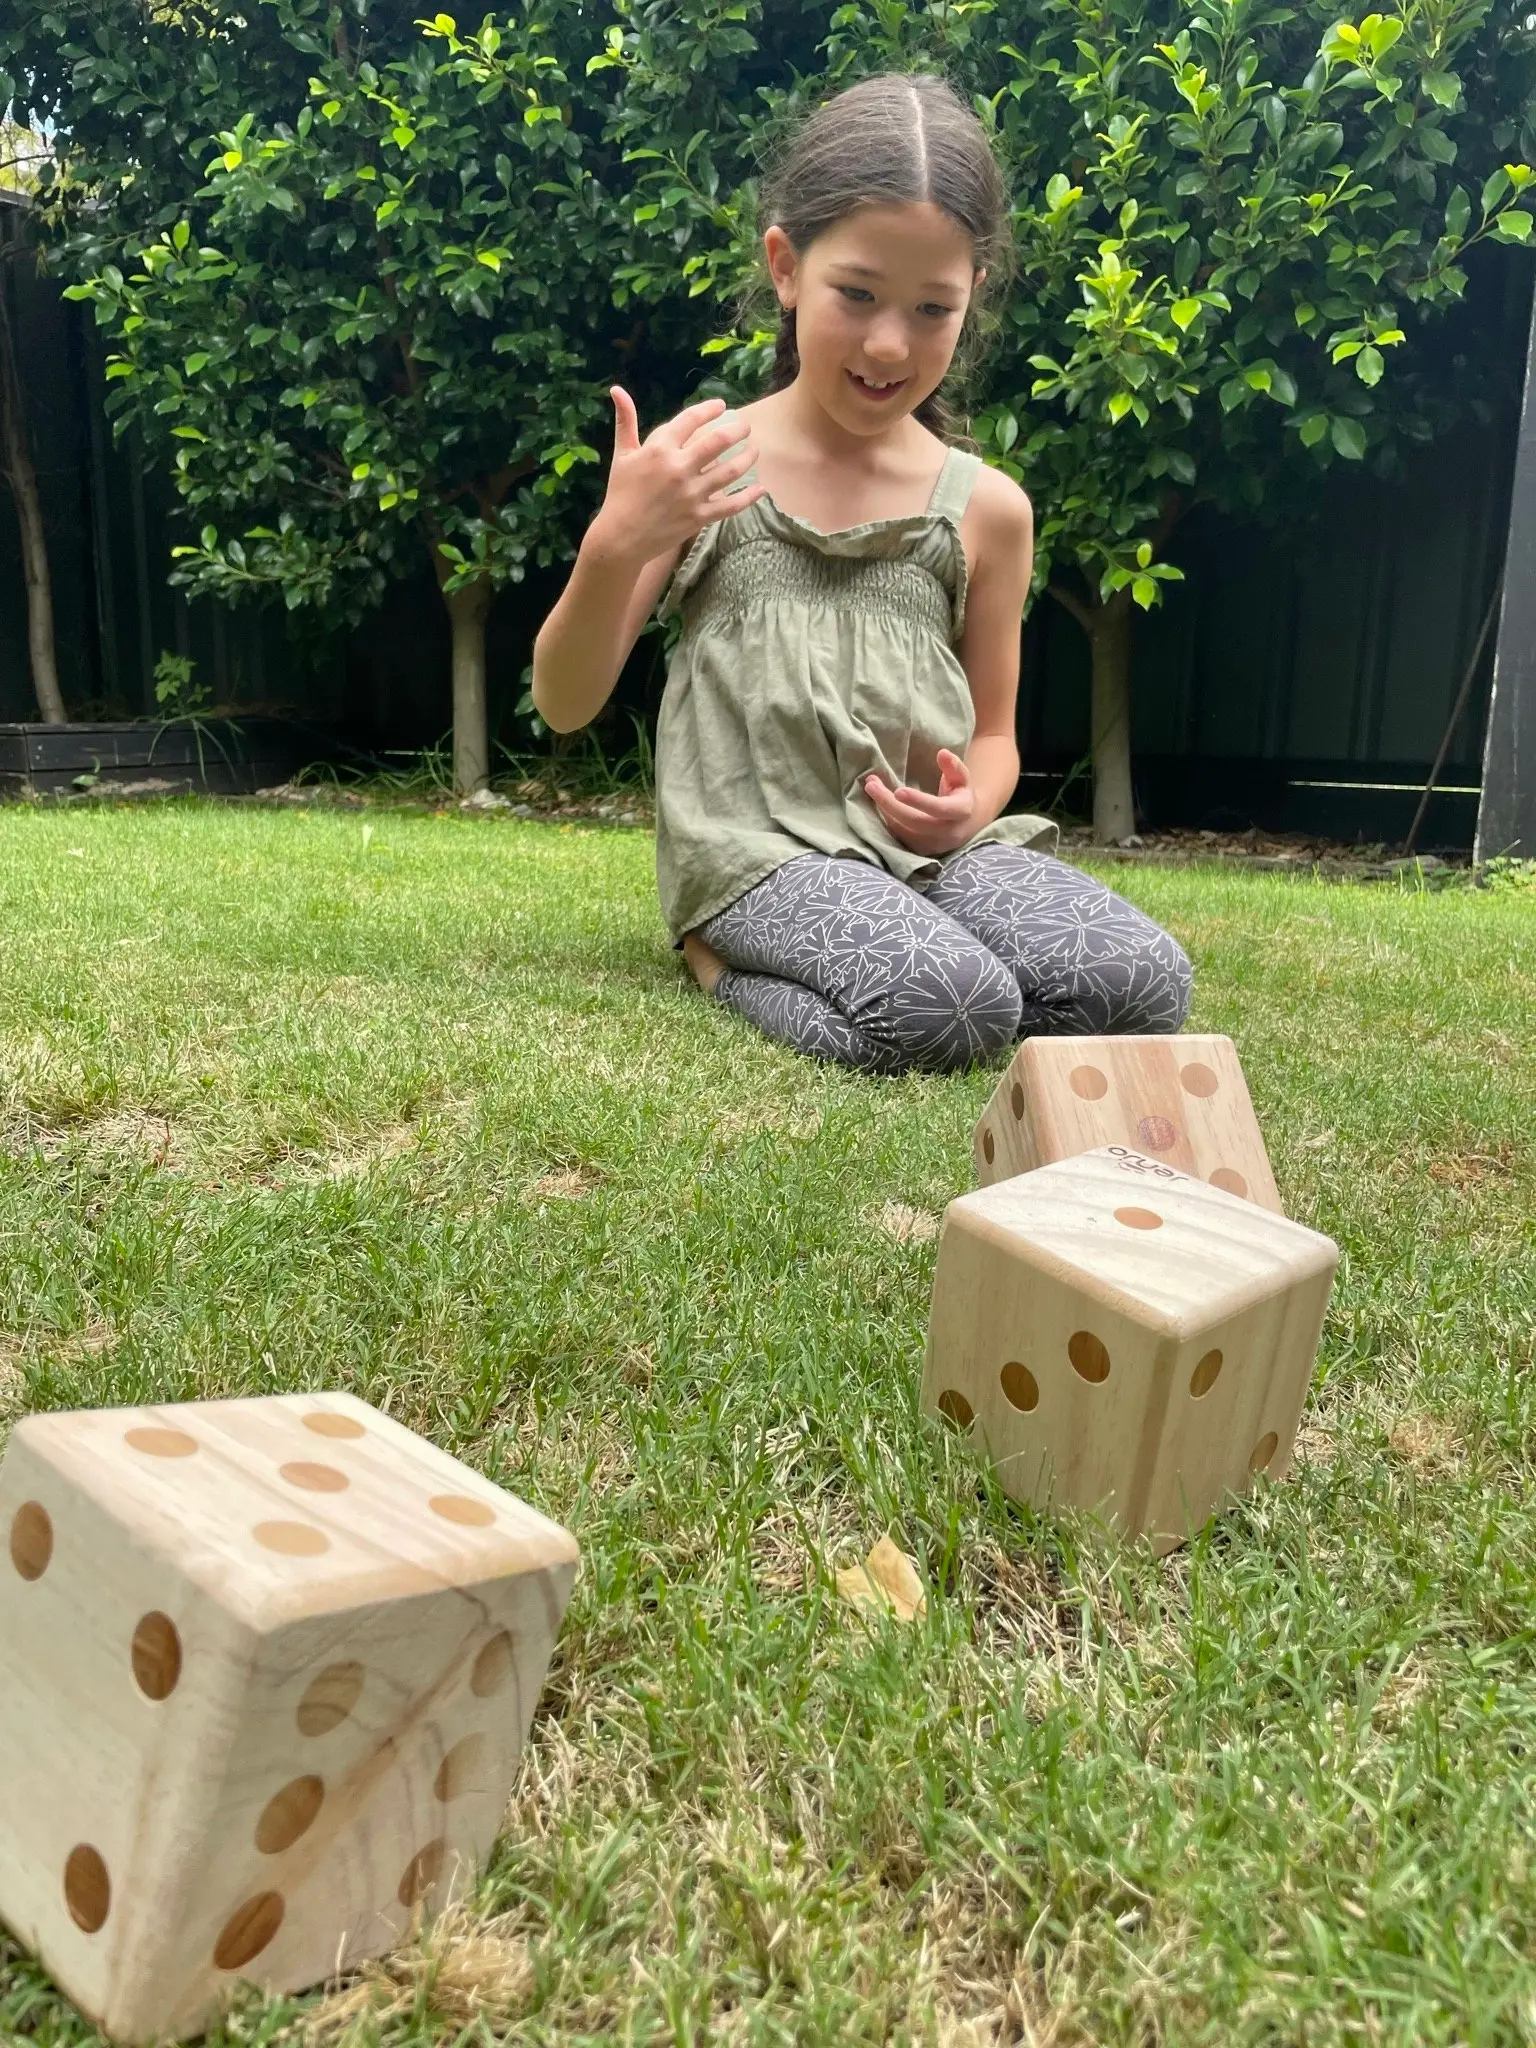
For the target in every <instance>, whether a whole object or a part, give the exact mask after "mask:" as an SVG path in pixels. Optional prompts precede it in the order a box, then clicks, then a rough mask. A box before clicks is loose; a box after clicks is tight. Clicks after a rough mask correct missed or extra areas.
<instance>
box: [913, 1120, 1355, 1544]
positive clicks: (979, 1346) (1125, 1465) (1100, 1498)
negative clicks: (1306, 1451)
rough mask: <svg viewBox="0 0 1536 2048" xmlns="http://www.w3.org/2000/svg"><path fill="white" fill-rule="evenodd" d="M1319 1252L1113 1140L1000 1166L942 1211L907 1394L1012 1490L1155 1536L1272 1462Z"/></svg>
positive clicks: (1325, 1255)
mask: <svg viewBox="0 0 1536 2048" xmlns="http://www.w3.org/2000/svg"><path fill="white" fill-rule="evenodd" d="M1337 1261H1338V1247H1337V1246H1336V1245H1335V1244H1334V1243H1333V1241H1332V1239H1331V1238H1327V1237H1323V1236H1322V1235H1320V1234H1319V1233H1318V1232H1317V1231H1314V1230H1308V1229H1306V1228H1305V1227H1304V1226H1303V1225H1302V1224H1299V1223H1292V1222H1290V1221H1288V1220H1287V1219H1286V1218H1285V1217H1283V1216H1276V1215H1274V1214H1272V1213H1271V1212H1270V1211H1268V1210H1266V1209H1262V1208H1260V1207H1259V1206H1258V1205H1257V1204H1256V1203H1254V1202H1251V1201H1244V1200H1243V1199H1242V1198H1240V1197H1239V1196H1236V1195H1231V1194H1228V1193H1227V1192H1226V1191H1225V1190H1224V1189H1222V1188H1219V1187H1213V1186H1212V1185H1211V1184H1210V1182H1209V1181H1205V1180H1197V1179H1195V1178H1194V1177H1193V1176H1192V1175H1189V1174H1184V1173H1179V1172H1177V1171H1176V1170H1175V1169H1174V1168H1173V1167H1171V1166H1166V1165H1164V1164H1163V1163H1162V1162H1161V1161H1160V1160H1156V1159H1151V1158H1148V1157H1146V1156H1145V1155H1144V1154H1141V1153H1136V1152H1132V1151H1131V1150H1130V1149H1129V1148H1128V1147H1125V1146H1120V1145H1111V1146H1106V1147H1102V1148H1100V1149H1099V1150H1097V1151H1093V1152H1088V1153H1083V1154H1080V1155H1078V1156H1077V1157H1075V1158H1072V1159H1066V1160H1059V1161H1056V1162H1055V1163H1053V1164H1052V1165H1049V1166H1043V1167H1040V1168H1039V1169H1038V1170H1037V1171H1035V1172H1034V1173H1025V1174H1020V1175H1017V1176H1016V1177H1014V1178H1013V1179H1010V1180H1005V1181H999V1182H997V1183H995V1184H994V1185H993V1186H991V1187H988V1188H980V1189H978V1190H977V1191H976V1192H975V1193H973V1194H968V1195H961V1196H960V1197H959V1198H958V1199H957V1200H955V1201H953V1202H951V1203H950V1205H949V1207H948V1209H947V1210H946V1212H945V1217H944V1227H943V1231H942V1233H941V1235H940V1239H939V1255H938V1266H937V1270H936V1272H935V1276H934V1286H933V1307H932V1313H931V1317H930V1321H929V1331H928V1354H927V1360H926V1364H925V1367H924V1373H923V1390H922V1405H923V1409H924V1412H925V1413H927V1414H930V1415H939V1416H941V1417H943V1418H944V1420H945V1421H947V1422H948V1423H950V1424H951V1426H953V1427H955V1428H957V1429H960V1430H963V1431H966V1432H967V1433H969V1434H971V1435H972V1436H973V1438H974V1440H976V1441H977V1442H978V1443H979V1444H980V1446H981V1447H982V1448H983V1449H984V1451H985V1452H986V1454H987V1456H988V1458H989V1459H990V1461H991V1462H992V1464H993V1465H994V1467H995V1468H996V1471H997V1474H998V1477H999V1479H1000V1481H1001V1483H1002V1485H1003V1487H1004V1488H1005V1490H1006V1491H1007V1492H1008V1493H1010V1494H1012V1495H1013V1496H1014V1497H1015V1498H1016V1499H1018V1500H1022V1501H1028V1502H1029V1503H1031V1504H1032V1505H1033V1506H1035V1507H1040V1508H1045V1507H1049V1506H1051V1505H1052V1504H1055V1505H1059V1506H1072V1507H1079V1508H1086V1509H1089V1510H1092V1511H1094V1512H1097V1513H1098V1514H1099V1515H1101V1516H1102V1517H1103V1518H1104V1519H1105V1521H1106V1522H1108V1523H1109V1524H1111V1525H1112V1526H1113V1527H1115V1528H1117V1529H1118V1530H1119V1532H1120V1533H1121V1534H1123V1535H1127V1536H1134V1535H1143V1534H1144V1535H1146V1536H1148V1537H1149V1538H1150V1539H1151V1541H1152V1543H1153V1544H1154V1546H1155V1547H1156V1548H1158V1549H1160V1550H1166V1549H1168V1548H1170V1547H1171V1546H1172V1545H1173V1544H1175V1543H1178V1542H1181V1541H1183V1540H1184V1539H1185V1538H1186V1537H1187V1536H1188V1535H1189V1534H1190V1533H1191V1532H1192V1531H1193V1530H1194V1529H1197V1528H1198V1527H1199V1526H1200V1525H1201V1524H1202V1523H1204V1522H1205V1521H1206V1520H1207V1519H1208V1517H1209V1516H1210V1515H1211V1513H1212V1512H1213V1510H1214V1509H1216V1508H1217V1507H1218V1506H1219V1505H1220V1504H1221V1503H1222V1501H1223V1500H1224V1499H1226V1498H1228V1497H1230V1496H1236V1495H1240V1494H1242V1493H1243V1492H1245V1491H1246V1490H1247V1489H1248V1488H1249V1487H1251V1486H1252V1484H1253V1481H1254V1478H1255V1475H1256V1474H1258V1473H1261V1472H1262V1473H1267V1474H1269V1475H1270V1476H1271V1477H1279V1476H1280V1475H1281V1474H1282V1473H1283V1472H1284V1471H1285V1469H1286V1467H1287V1465H1288V1464H1289V1461H1290V1453H1291V1446H1292V1443H1293V1441H1294V1439H1295V1435H1296V1426H1297V1423H1298V1421H1299V1420H1300V1417H1301V1410H1302V1406H1303V1403H1304V1401H1305V1399H1306V1392H1307V1386H1308V1383H1309V1381H1310V1379H1311V1375H1312V1367H1313V1364H1314V1361H1315V1359H1316V1355H1317V1346H1318V1341H1319V1338H1320V1336H1321V1332H1322V1324H1323V1315H1324V1312H1325V1310H1326V1308H1327V1304H1328V1296H1329V1292H1330V1290H1331V1288H1332V1284H1333V1274H1334V1268H1335V1266H1336V1264H1337Z"/></svg>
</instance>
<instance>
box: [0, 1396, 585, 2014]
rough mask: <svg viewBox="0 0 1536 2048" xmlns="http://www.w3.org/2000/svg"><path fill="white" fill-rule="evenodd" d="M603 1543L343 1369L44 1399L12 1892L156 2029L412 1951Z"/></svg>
mask: <svg viewBox="0 0 1536 2048" xmlns="http://www.w3.org/2000/svg"><path fill="white" fill-rule="evenodd" d="M576 1561H577V1552H576V1546H575V1544H574V1542H573V1541H572V1539H571V1538H570V1536H569V1535H567V1533H566V1532H565V1531H564V1530H563V1529H561V1528H559V1527H557V1526H556V1525H555V1524H554V1523H553V1522H549V1521H546V1520H545V1519H544V1517H543V1516H542V1515H538V1514H535V1513H534V1511H533V1510H532V1509H531V1508H529V1507H526V1506H524V1505H523V1503H522V1502H521V1501H518V1500H515V1499H514V1498H513V1497H512V1496H511V1495H510V1494H507V1493H504V1492H502V1491H501V1490H500V1489H499V1488H498V1487H495V1486H493V1485H491V1484H490V1483H489V1482H488V1481H486V1480H484V1479H482V1478H480V1477H479V1476H478V1474H476V1473H474V1472H472V1471H470V1470H469V1469H468V1468H467V1467H465V1466H463V1465H460V1464H459V1463H457V1462H456V1461H455V1460H454V1459H453V1458H450V1457H448V1456H447V1455H445V1454H444V1453H443V1452H441V1451H439V1450H436V1449H434V1448H433V1446H432V1445H430V1444H427V1443H424V1442H423V1441H422V1440H421V1439H420V1438H419V1437H416V1436H413V1435H412V1434H411V1432H410V1431H409V1430H407V1429H403V1428H401V1427H400V1425H399V1424H398V1423H395V1422H391V1421H390V1420H389V1419H388V1418H387V1417H386V1416H383V1415H381V1414H379V1413H377V1412H376V1411H375V1410H374V1409H372V1408H369V1407H367V1406H365V1405H364V1403H362V1402H360V1401H355V1400H352V1399H350V1398H349V1397H347V1396H346V1395H340V1394H323V1395H283V1396H279V1397H276V1398H272V1399H266V1400H248V1401H215V1402H208V1403H202V1404H196V1405H190V1406H185V1407H166V1408H156V1409H108V1410H100V1411H96V1412H93V1413H89V1414H62V1415H45V1416H34V1417H33V1418H31V1419H30V1420H28V1421H26V1422H23V1423H22V1424H21V1425H20V1426H19V1428H18V1429H17V1430H16V1432H15V1435H14V1437H13V1439H12V1441H11V1444H10V1447H9V1450H8V1452H7V1454H6V1458H5V1463H4V1466H3V1468H0V1644H3V1646H4V1651H3V1654H4V1661H3V1665H0V1787H3V1792H0V1919H4V1921H5V1922H6V1924H7V1925H8V1926H9V1927H10V1928H11V1930H12V1931H13V1933H14V1934H15V1935H16V1936H17V1938H18V1939H19V1940H20V1941H21V1942H23V1943H24V1944H25V1945H26V1946H27V1947H28V1948H29V1949H32V1950H33V1951H35V1952H36V1953H37V1954H38V1955H39V1956H40V1957H41V1958H42V1959H43V1961H44V1962H45V1963H46V1964H47V1966H48V1968H49V1969H50V1970H51V1971H52V1972H53V1974H54V1976H55V1977H56V1978H57V1980H58V1982H59V1984H60V1985H61V1986H62V1987H63V1989H64V1990H65V1991H66V1992H67V1993H68V1994H69V1996H70V1997H71V1998H73V1999H74V2000H75V2002H76V2004H78V2005H79V2006H80V2007H81V2009H82V2010H83V2011H84V2012H85V2013H86V2014H88V2015H89V2017H90V2018H91V2019H92V2020H94V2021H95V2022H96V2023H97V2025H98V2026H99V2027H100V2028H101V2029H102V2031H103V2032H104V2033H107V2034H109V2035H111V2036H112V2037H113V2038H114V2039H116V2040H119V2041H123V2042H134V2043H136V2042H148V2041H153V2040H158V2039H162V2038H168V2037H174V2036H181V2035H186V2034H189V2033H194V2032H196V2031H198V2030H199V2029H200V2028H202V2027H203V2026H205V2025H206V2024H207V2023H208V2021H209V2020H210V2019H211V2018H212V2017H213V2016H214V2015H215V2014H216V2013H217V2011H218V2010H219V2008H220V2006H221V2005H222V2004H223V2003H224V2002H225V2000H226V1998H227V1996H228V1994H229V1992H230V1989H231V1988H232V1987H233V1986H234V1985H235V1984H236V1982H237V1981H239V1980H241V1979H247V1980H250V1981H252V1982H254V1983H256V1984H258V1985H260V1986H262V1987H263V1988H264V1989H267V1990H270V1991H289V1990H296V1989H299V1988H300V1987H302V1986H304V1985H307V1984H312V1983H315V1982H318V1981H320V1980H321V1979H323V1978H326V1977H328V1976H329V1975H330V1974H331V1973H332V1972H334V1971H336V1970H338V1969H340V1970H346V1969H350V1968H351V1967H353V1966H354V1965H355V1964H357V1963H359V1962H361V1961H362V1960H363V1959H364V1958H365V1957H367V1956H371V1955H375V1954H377V1953H378V1952H380V1951H381V1950H383V1949H386V1948H388V1947H389V1946H390V1945H391V1944H393V1943H394V1942H395V1941H396V1940H398V1938H399V1937H400V1936H401V1934H402V1933H403V1932H404V1931H405V1930H406V1929H407V1928H408V1927H409V1925H410V1923H411V1920H412V1916H413V1914H415V1913H416V1912H417V1911H418V1910H426V1911H431V1910H433V1909H435V1907H436V1906H438V1905H439V1904H441V1903H442V1902H443V1900H444V1899H445V1897H446V1896H447V1895H448V1893H449V1890H450V1888H451V1887H452V1886H453V1884H454V1883H455V1881H456V1877H457V1876H459V1875H461V1874H464V1873H467V1872H468V1870H469V1869H470V1868H471V1867H472V1866H473V1865H474V1863H475V1862H476V1861H477V1860H478V1859H480V1858H482V1857H483V1856H484V1855H485V1853H486V1851H487V1850H488V1849H489V1848H490V1846H491V1843H492V1840H493V1838H494V1837H495V1835H496V1832H497V1829H498V1827H499V1825H500V1822H501V1818H502V1815H503V1813H504V1812H505V1809H506V1803H507V1795H508V1792H509V1789H510V1786H511V1782H512V1777H513V1773H514V1768H515V1765H516V1762H517V1757H518V1752H519V1750H520V1749H521V1747H522V1744H523V1741H524V1738H525V1736H526V1734H527V1731H528V1725H529V1721H530V1719H531V1717H532V1714H533V1709H534V1705H535V1703H536V1701H537V1699H538V1695H539V1691H540V1688H541V1687H542V1685H543V1682H544V1675H545V1671H546V1669H547V1666H548V1661H549V1656H550V1651H551V1649H552V1647H553V1644H554V1640H555V1634H556V1631H557V1629H558V1628H559V1625H560V1619H561V1616H562V1614H563V1612H564V1609H565V1603H566V1600H567V1597H568V1595H569V1592H570V1587H571V1582H572V1580H573V1578H574V1575H575V1570H576Z"/></svg>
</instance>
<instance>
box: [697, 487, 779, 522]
mask: <svg viewBox="0 0 1536 2048" xmlns="http://www.w3.org/2000/svg"><path fill="white" fill-rule="evenodd" d="M767 495H768V493H767V491H766V490H765V489H764V487H763V485H762V484H748V485H747V488H746V489H745V490H744V491H721V492H718V493H717V494H716V495H715V496H714V497H713V498H711V499H710V500H709V502H708V504H706V505H705V507H704V523H705V524H706V525H708V523H709V521H710V520H711V519H733V518H734V517H735V516H736V514H737V513H738V512H745V511H746V509H747V507H748V506H749V505H755V504H756V503H757V501H758V499H759V498H764V497H766V496H767Z"/></svg>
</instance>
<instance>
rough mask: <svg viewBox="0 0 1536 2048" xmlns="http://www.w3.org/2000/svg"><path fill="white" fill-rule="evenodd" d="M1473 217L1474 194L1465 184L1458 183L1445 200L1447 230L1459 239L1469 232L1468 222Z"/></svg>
mask: <svg viewBox="0 0 1536 2048" xmlns="http://www.w3.org/2000/svg"><path fill="white" fill-rule="evenodd" d="M1471 218H1472V196H1471V194H1470V193H1469V192H1468V190H1467V188H1466V186H1465V185H1458V186H1457V187H1456V189H1455V190H1454V191H1453V192H1452V194H1451V196H1450V198H1449V199H1447V201H1446V202H1445V232H1446V233H1447V234H1448V235H1454V236H1455V237H1456V239H1457V240H1458V241H1459V240H1460V239H1461V237H1462V236H1463V235H1464V234H1465V233H1466V232H1467V222H1468V221H1469V220H1470V219H1471Z"/></svg>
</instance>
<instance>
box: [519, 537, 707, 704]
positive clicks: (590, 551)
mask: <svg viewBox="0 0 1536 2048" xmlns="http://www.w3.org/2000/svg"><path fill="white" fill-rule="evenodd" d="M596 532H597V526H596V522H594V523H593V525H592V527H590V528H589V529H588V532H587V537H586V539H585V540H584V541H583V542H582V544H581V552H580V553H579V554H578V555H577V557H576V566H575V568H574V569H572V571H571V577H570V581H569V582H568V583H567V584H566V586H565V589H564V590H563V591H562V592H561V593H560V599H559V602H558V603H557V604H556V606H555V608H554V610H553V611H552V612H551V613H550V614H549V617H548V618H547V619H546V620H545V621H544V623H543V625H542V626H541V627H540V628H539V635H538V638H537V639H536V640H535V641H534V643H533V704H534V709H535V710H536V711H537V712H538V714H539V716H540V718H542V719H543V721H544V723H545V724H546V725H549V726H553V727H554V729H555V731H556V732H575V731H576V729H577V727H578V726H583V725H587V724H589V723H590V722H591V720H592V719H594V718H596V716H597V714H598V712H599V711H601V710H602V708H603V706H604V705H605V704H606V703H607V701H608V699H609V696H610V695H611V694H612V691H613V686H614V684H615V683H616V682H617V681H618V679H619V671H620V669H622V668H623V666H624V664H625V662H626V661H627V660H628V659H629V652H630V649H631V648H632V647H633V646H634V644H635V642H636V641H637V640H638V639H639V637H640V631H641V628H642V627H643V626H644V624H645V622H646V620H647V619H648V618H649V617H650V615H651V612H652V610H653V609H654V608H655V606H656V603H657V601H658V600H659V598H660V596H661V593H662V592H663V590H665V589H666V587H667V580H668V578H669V577H670V576H671V574H672V571H673V569H674V568H675V566H676V564H677V558H678V556H679V555H680V554H681V553H682V545H681V543H680V544H679V545H678V546H677V547H675V548H673V549H672V550H671V551H670V553H668V554H665V555H657V556H656V557H655V559H654V560H653V561H649V562H637V561H636V560H635V559H634V557H633V556H625V555H624V554H622V553H618V552H610V551H608V550H607V549H605V548H604V547H603V546H602V544H601V542H600V541H599V542H597V543H596V544H594V536H595V535H596Z"/></svg>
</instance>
